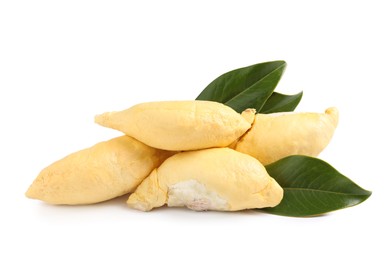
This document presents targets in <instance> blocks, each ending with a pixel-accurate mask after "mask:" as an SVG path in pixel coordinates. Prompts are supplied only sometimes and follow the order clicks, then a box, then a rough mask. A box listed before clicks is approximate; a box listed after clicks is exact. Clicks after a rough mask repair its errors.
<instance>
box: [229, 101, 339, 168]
mask: <svg viewBox="0 0 390 260" xmlns="http://www.w3.org/2000/svg"><path fill="white" fill-rule="evenodd" d="M337 123H338V110H337V109H336V108H334V107H332V108H328V109H327V110H326V111H325V113H295V112H288V113H273V114H256V117H255V120H254V123H253V125H252V128H251V129H250V130H249V131H248V132H247V133H246V134H245V135H244V136H243V137H242V138H241V139H240V140H239V141H238V142H237V144H236V148H235V149H236V150H237V151H239V152H243V153H246V154H249V155H251V156H253V157H255V158H257V159H258V160H259V161H260V162H261V163H262V164H264V165H267V164H270V163H272V162H275V161H277V160H279V159H282V158H283V157H286V156H289V155H295V154H300V155H307V156H317V155H318V154H319V153H320V152H321V151H322V150H323V149H324V148H325V147H326V146H327V145H328V143H329V142H330V140H331V138H332V136H333V133H334V131H335V129H336V127H337Z"/></svg>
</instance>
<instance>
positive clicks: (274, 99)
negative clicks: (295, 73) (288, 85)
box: [259, 92, 303, 114]
mask: <svg viewBox="0 0 390 260" xmlns="http://www.w3.org/2000/svg"><path fill="white" fill-rule="evenodd" d="M302 95H303V92H299V93H298V94H295V95H284V94H280V93H277V92H274V93H272V95H271V96H270V97H269V98H268V99H267V101H266V102H265V104H264V106H263V107H262V108H261V110H260V111H259V113H263V114H269V113H276V112H289V111H294V109H295V108H296V107H297V106H298V104H299V102H300V101H301V99H302Z"/></svg>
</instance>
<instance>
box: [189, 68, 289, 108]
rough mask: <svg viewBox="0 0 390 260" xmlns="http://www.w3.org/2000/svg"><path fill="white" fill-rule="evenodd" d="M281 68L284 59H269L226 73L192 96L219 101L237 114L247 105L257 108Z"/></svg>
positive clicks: (279, 73)
mask: <svg viewBox="0 0 390 260" xmlns="http://www.w3.org/2000/svg"><path fill="white" fill-rule="evenodd" d="M285 67H286V62H285V61H271V62H264V63H259V64H255V65H252V66H249V67H244V68H240V69H236V70H233V71H230V72H227V73H225V74H223V75H221V76H219V77H218V78H216V79H215V80H214V81H212V82H211V83H210V84H209V85H208V86H207V87H206V88H205V89H204V90H203V91H202V92H201V93H200V95H199V96H198V97H197V98H196V99H197V100H210V101H216V102H220V103H223V104H225V105H227V106H230V107H231V108H233V109H234V110H236V111H237V112H239V113H241V112H242V111H243V110H245V109H247V108H255V109H256V110H257V111H260V110H261V108H262V107H263V105H264V104H265V102H266V101H267V99H268V98H269V97H270V96H271V94H272V93H273V91H274V89H275V87H276V85H277V84H278V82H279V80H280V78H281V77H282V75H283V71H284V69H285Z"/></svg>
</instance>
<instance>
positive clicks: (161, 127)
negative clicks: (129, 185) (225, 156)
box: [95, 101, 251, 151]
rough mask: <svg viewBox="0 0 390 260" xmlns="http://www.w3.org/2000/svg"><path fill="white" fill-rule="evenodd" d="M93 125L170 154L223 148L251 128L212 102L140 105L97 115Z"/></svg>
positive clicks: (243, 120) (226, 109)
mask: <svg viewBox="0 0 390 260" xmlns="http://www.w3.org/2000/svg"><path fill="white" fill-rule="evenodd" d="M95 122H96V123H98V124H100V125H102V126H106V127H110V128H114V129H116V130H119V131H121V132H123V133H125V134H127V135H129V136H132V137H134V138H136V139H138V140H140V141H141V142H143V143H145V144H147V145H149V146H152V147H156V148H159V149H164V150H171V151H183V150H197V149H204V148H210V147H225V146H228V145H229V144H231V143H232V142H234V141H235V140H236V139H237V138H239V137H240V136H241V135H243V134H244V133H245V132H246V131H247V130H248V129H249V128H250V127H251V124H250V123H248V122H247V121H246V120H245V119H244V117H243V116H241V115H240V114H238V113H237V112H236V111H234V110H233V109H231V108H230V107H228V106H225V105H223V104H221V103H217V102H211V101H162V102H149V103H141V104H138V105H135V106H133V107H131V108H129V109H126V110H123V111H119V112H108V113H104V114H101V115H98V116H96V117H95Z"/></svg>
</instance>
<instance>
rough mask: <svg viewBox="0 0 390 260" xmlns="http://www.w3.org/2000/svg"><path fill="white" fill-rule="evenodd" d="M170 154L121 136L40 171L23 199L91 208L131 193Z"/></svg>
mask: <svg viewBox="0 0 390 260" xmlns="http://www.w3.org/2000/svg"><path fill="white" fill-rule="evenodd" d="M171 154H172V153H171V152H166V151H161V150H158V149H155V148H152V147H149V146H147V145H145V144H143V143H141V142H139V141H137V140H136V139H134V138H132V137H128V136H121V137H117V138H114V139H111V140H109V141H105V142H101V143H98V144H96V145H94V146H92V147H90V148H87V149H84V150H81V151H78V152H75V153H72V154H70V155H68V156H66V157H65V158H63V159H61V160H59V161H57V162H54V163H53V164H51V165H50V166H48V167H47V168H45V169H43V170H42V171H41V173H40V174H39V175H38V177H37V178H36V179H35V180H34V182H33V183H32V184H31V186H30V187H29V189H28V190H27V192H26V196H27V197H29V198H32V199H39V200H42V201H45V202H48V203H51V204H69V205H75V204H90V203H97V202H101V201H105V200H109V199H112V198H115V197H118V196H121V195H124V194H126V193H129V192H132V191H134V190H135V188H136V187H137V186H138V185H139V184H140V183H141V182H142V180H143V179H144V178H145V177H146V176H148V175H149V174H150V172H151V171H152V170H153V169H154V168H156V167H158V166H159V165H160V164H161V163H162V161H163V160H164V159H166V158H167V157H168V156H169V155H171Z"/></svg>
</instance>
